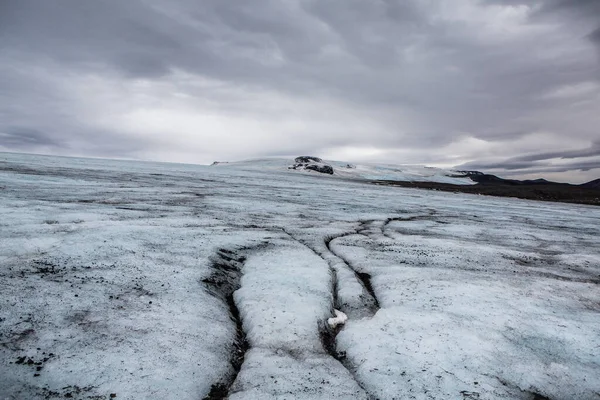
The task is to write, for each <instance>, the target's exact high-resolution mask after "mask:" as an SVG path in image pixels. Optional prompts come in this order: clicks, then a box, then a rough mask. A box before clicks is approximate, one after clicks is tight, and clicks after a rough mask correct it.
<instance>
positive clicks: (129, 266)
mask: <svg viewBox="0 0 600 400" xmlns="http://www.w3.org/2000/svg"><path fill="white" fill-rule="evenodd" d="M332 164H333V165H334V167H335V168H336V174H334V175H333V176H329V175H322V174H319V175H317V173H314V172H304V171H293V170H288V169H287V166H288V165H289V160H272V159H271V160H262V161H248V162H244V163H229V164H219V165H216V166H195V165H183V164H162V163H147V162H132V161H109V160H87V159H77V158H60V157H48V156H32V155H18V154H8V153H0V215H1V216H2V218H0V294H1V295H0V344H1V345H0V398H2V399H4V398H8V399H13V398H15V399H17V398H19V399H20V398H26V399H59V398H65V396H67V395H71V396H73V397H74V398H109V396H110V395H111V394H115V395H116V396H117V397H116V398H117V399H140V398H177V399H198V398H203V397H204V396H206V395H207V394H208V393H209V392H210V391H211V390H212V389H214V388H215V385H218V384H222V385H224V386H225V389H226V393H228V394H229V397H230V398H231V399H275V398H277V399H283V398H304V399H318V398H332V399H354V398H365V399H367V398H380V399H401V398H414V399H449V398H458V399H532V398H534V396H538V398H540V397H539V396H545V397H547V398H550V399H575V398H576V399H583V400H586V399H598V398H599V395H598V393H600V351H599V350H600V336H599V335H598V332H600V318H599V316H600V315H599V312H600V290H598V285H599V284H600V250H599V246H598V237H600V209H599V208H597V207H591V206H582V205H568V204H555V203H546V202H531V201H525V200H518V199H507V198H504V199H500V198H493V197H487V196H474V195H467V194H454V193H453V194H449V193H441V192H435V191H424V190H418V189H405V188H397V187H385V186H376V185H368V184H365V183H363V182H362V181H360V179H362V178H364V177H366V176H369V174H371V173H375V175H376V176H378V178H376V179H382V178H381V176H385V175H390V176H396V177H397V176H400V175H401V174H407V175H406V176H408V175H410V176H411V177H413V176H417V175H419V174H420V177H421V178H422V179H446V178H448V177H444V176H445V175H444V174H445V172H444V171H442V170H430V169H427V168H425V167H414V168H412V169H411V168H408V167H390V166H361V165H356V168H346V169H342V166H343V165H345V163H338V164H336V163H335V162H334V163H332ZM373 171H375V172H373ZM390 171H391V172H390ZM428 174H429V175H428ZM317 178H318V179H317ZM372 179H375V178H372ZM394 179H396V178H394ZM410 179H412V178H410ZM448 179H462V178H448ZM228 252H233V253H235V254H236V257H238V255H239V256H243V261H241V262H239V271H237V272H236V273H238V274H240V280H239V288H238V289H237V290H236V291H235V293H234V294H233V303H234V304H233V305H232V304H228V303H227V302H225V301H224V299H223V298H222V297H220V296H218V295H216V294H215V290H216V289H215V287H216V288H218V285H217V286H215V287H209V285H208V284H207V282H208V281H209V280H210V277H211V276H212V275H211V274H213V273H214V271H215V268H218V265H217V266H215V257H216V255H217V254H229V253H228ZM240 260H242V258H240ZM231 307H235V309H236V310H237V311H238V312H239V316H237V317H236V316H235V315H233V314H232V309H231ZM334 315H335V317H334ZM344 317H347V320H346V319H345V318H344ZM333 320H336V321H335V322H336V323H340V322H341V321H342V320H344V323H343V325H337V327H335V329H332V327H330V326H329V324H328V322H329V321H333ZM238 324H239V325H240V326H241V327H242V331H243V334H244V335H245V340H246V341H247V346H248V349H247V352H246V353H245V357H244V359H243V363H242V364H241V368H240V369H239V371H238V370H237V367H236V365H235V363H233V362H232V354H235V352H236V346H235V343H236V341H237V340H238V339H239V337H238V336H239V335H240V331H239V329H238ZM336 333H337V336H335V334H336ZM328 341H329V342H328ZM30 360H31V362H30ZM38 369H39V370H38Z"/></svg>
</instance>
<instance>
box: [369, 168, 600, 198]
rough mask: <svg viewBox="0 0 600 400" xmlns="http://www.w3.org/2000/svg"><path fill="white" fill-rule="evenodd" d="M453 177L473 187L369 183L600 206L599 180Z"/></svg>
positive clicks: (479, 175)
mask: <svg viewBox="0 0 600 400" xmlns="http://www.w3.org/2000/svg"><path fill="white" fill-rule="evenodd" d="M456 172H457V174H456V175H452V177H456V178H463V177H469V178H471V180H473V181H474V182H477V184H475V185H453V184H449V183H436V182H405V181H382V180H376V181H372V183H376V184H378V185H388V186H402V187H413V188H420V189H432V190H442V191H446V192H460V193H472V194H483V195H489V196H499V197H517V198H520V199H529V200H543V201H556V202H563V203H578V204H590V205H600V179H596V180H593V181H591V182H587V183H583V184H581V185H572V184H569V183H558V182H551V181H548V180H546V179H533V180H517V179H504V178H500V177H498V176H496V175H491V174H485V173H483V172H479V171H456Z"/></svg>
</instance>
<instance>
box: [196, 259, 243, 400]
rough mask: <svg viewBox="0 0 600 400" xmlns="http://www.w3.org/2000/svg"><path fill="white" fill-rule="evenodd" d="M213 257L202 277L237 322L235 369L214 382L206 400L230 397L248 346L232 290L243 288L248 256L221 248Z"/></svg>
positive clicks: (233, 358) (234, 355)
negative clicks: (205, 274) (204, 276)
mask: <svg viewBox="0 0 600 400" xmlns="http://www.w3.org/2000/svg"><path fill="white" fill-rule="evenodd" d="M211 261H212V264H211V270H212V273H211V275H210V276H209V277H207V278H205V279H203V280H202V282H203V283H205V284H206V285H207V287H208V289H209V291H210V293H211V294H212V295H213V296H215V297H217V298H219V299H221V300H222V301H223V302H224V303H225V304H227V306H228V308H229V314H230V318H231V320H232V321H233V322H234V323H235V326H236V338H235V341H234V342H233V344H232V351H231V357H230V360H229V362H230V363H231V366H232V368H233V373H232V374H231V373H230V374H228V376H225V377H223V379H222V380H221V381H220V382H216V383H214V384H213V385H212V387H211V390H210V392H209V393H208V395H207V396H206V397H204V400H217V399H225V398H227V395H228V393H229V388H230V387H231V385H232V384H233V382H234V381H235V378H236V377H237V374H238V372H239V371H240V368H241V366H242V363H243V362H244V357H245V355H246V352H247V351H248V348H249V345H248V341H247V340H246V333H245V332H244V329H243V326H242V319H241V318H240V312H239V310H238V308H237V306H236V305H235V301H234V299H233V293H234V292H235V291H236V290H237V289H239V288H240V279H241V276H242V266H243V265H244V262H245V261H246V257H244V256H243V255H240V254H239V250H228V249H219V250H217V252H216V254H215V255H214V256H213V258H212V260H211Z"/></svg>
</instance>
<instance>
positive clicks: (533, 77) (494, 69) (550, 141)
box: [0, 0, 600, 182]
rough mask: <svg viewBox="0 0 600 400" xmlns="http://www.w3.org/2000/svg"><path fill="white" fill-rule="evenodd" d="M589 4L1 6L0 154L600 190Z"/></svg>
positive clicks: (593, 22)
mask: <svg viewBox="0 0 600 400" xmlns="http://www.w3.org/2000/svg"><path fill="white" fill-rule="evenodd" d="M599 16H600V2H598V1H593V0H580V1H562V0H561V1H559V0H553V1H550V0H549V1H538V2H535V1H534V2H524V1H515V0H511V1H493V2H481V1H475V0H454V1H391V0H385V1H384V0H377V1H358V0H348V1H328V0H326V1H284V2H282V1H267V0H260V1H255V2H239V1H216V0H214V1H209V0H207V1H202V2H197V1H188V0H178V1H169V2H167V1H154V0H131V1H126V2H125V1H114V0H112V1H111V0H109V1H102V2H91V1H90V2H82V1H75V0H70V1H67V0H56V1H52V2H46V1H29V0H18V1H17V0H6V1H3V2H2V3H1V4H0V48H1V49H2V51H1V52H0V150H4V151H28V152H41V153H48V154H60V155H79V156H100V157H119V158H137V159H155V160H164V161H179V162H195V163H209V162H211V161H213V160H233V159H240V158H252V157H261V156H276V155H297V154H317V155H320V156H323V157H326V158H333V159H342V160H350V161H357V162H358V161H380V162H390V163H424V164H430V165H440V166H455V165H456V166H461V168H466V167H469V168H471V167H472V168H481V169H484V170H487V171H489V172H493V173H498V174H500V175H509V176H515V177H529V176H530V175H532V174H542V175H543V176H544V177H547V178H549V179H557V180H562V181H571V182H583V181H586V180H591V179H595V178H598V177H599V176H600V151H599V148H598V143H599V142H598V138H599V137H600V134H599V132H598V127H599V126H600V112H599V110H600V34H599V32H600V17H599Z"/></svg>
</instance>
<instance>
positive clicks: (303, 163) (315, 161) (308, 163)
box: [289, 156, 333, 175]
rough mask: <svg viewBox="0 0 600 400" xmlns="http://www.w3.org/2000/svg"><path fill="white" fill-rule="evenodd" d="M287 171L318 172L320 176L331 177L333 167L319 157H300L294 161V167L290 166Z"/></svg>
mask: <svg viewBox="0 0 600 400" xmlns="http://www.w3.org/2000/svg"><path fill="white" fill-rule="evenodd" d="M289 169H300V170H311V171H316V172H320V173H322V174H329V175H333V167H332V166H331V165H329V164H327V163H325V162H323V160H322V159H320V158H319V157H313V156H300V157H296V159H295V160H294V165H292V166H290V167H289Z"/></svg>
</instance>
